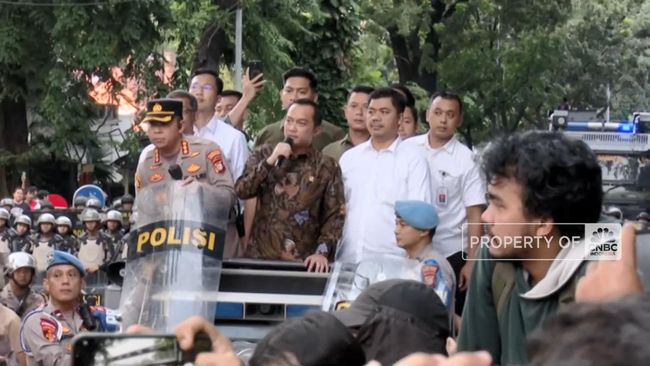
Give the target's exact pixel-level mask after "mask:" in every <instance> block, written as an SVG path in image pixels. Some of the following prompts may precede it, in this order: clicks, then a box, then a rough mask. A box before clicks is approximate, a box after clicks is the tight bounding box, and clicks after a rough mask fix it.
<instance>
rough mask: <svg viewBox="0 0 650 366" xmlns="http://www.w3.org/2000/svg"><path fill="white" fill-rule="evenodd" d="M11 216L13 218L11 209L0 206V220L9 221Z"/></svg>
mask: <svg viewBox="0 0 650 366" xmlns="http://www.w3.org/2000/svg"><path fill="white" fill-rule="evenodd" d="M10 218H11V214H10V213H9V211H7V210H6V209H4V208H2V207H0V220H7V222H8V221H9V219H10Z"/></svg>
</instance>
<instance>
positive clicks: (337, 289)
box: [322, 256, 455, 316]
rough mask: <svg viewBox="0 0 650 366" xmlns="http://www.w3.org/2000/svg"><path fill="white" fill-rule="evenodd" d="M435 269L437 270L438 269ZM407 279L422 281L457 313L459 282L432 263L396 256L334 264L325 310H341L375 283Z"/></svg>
mask: <svg viewBox="0 0 650 366" xmlns="http://www.w3.org/2000/svg"><path fill="white" fill-rule="evenodd" d="M434 269H435V270H434ZM431 275H433V276H434V278H431ZM390 279H404V280H413V281H418V282H422V283H424V284H425V285H427V286H428V287H430V288H431V289H432V290H434V291H435V292H436V294H437V295H438V297H440V299H441V301H442V302H443V304H445V306H446V307H447V309H448V310H449V312H450V316H451V315H452V314H453V311H454V306H453V298H454V288H455V283H454V279H453V278H448V277H446V276H445V275H444V274H443V271H442V270H441V269H440V266H437V267H436V264H435V263H432V262H431V261H430V260H427V261H424V262H419V261H417V260H413V259H408V258H405V257H396V256H377V257H369V258H366V259H364V260H362V261H361V262H359V263H339V262H336V263H334V267H333V269H332V275H331V276H330V278H329V280H328V282H327V286H326V287H325V293H324V295H323V305H322V309H323V310H324V311H333V310H341V309H345V308H346V307H348V306H350V304H351V303H352V302H353V301H354V300H355V299H356V298H357V297H358V296H359V295H360V294H361V293H362V292H363V291H364V290H365V289H366V288H368V287H369V286H371V285H372V284H374V283H377V282H381V281H385V280H390Z"/></svg>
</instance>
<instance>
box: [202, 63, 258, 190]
mask: <svg viewBox="0 0 650 366" xmlns="http://www.w3.org/2000/svg"><path fill="white" fill-rule="evenodd" d="M222 90H223V81H221V79H220V78H219V75H218V74H217V73H216V72H215V71H212V70H208V69H199V70H197V71H196V72H195V73H194V76H193V77H192V81H191V83H190V89H189V92H190V93H191V94H192V95H193V96H194V97H195V98H196V101H197V103H198V111H197V113H196V121H195V122H194V135H195V136H197V137H202V138H205V139H208V140H211V141H213V142H216V143H217V145H219V147H221V150H222V151H223V153H224V155H225V157H226V161H227V162H228V166H230V167H231V169H232V172H231V173H232V177H233V179H234V180H237V178H239V177H240V176H241V175H242V173H243V172H244V166H245V165H246V160H248V155H249V152H248V145H247V144H246V137H245V136H244V134H243V133H242V132H241V131H239V130H238V129H236V128H234V127H233V126H231V125H229V124H227V123H225V122H224V121H223V120H221V119H219V117H218V116H216V113H215V108H216V105H217V103H218V102H219V98H220V95H219V94H220V93H221V91H222Z"/></svg>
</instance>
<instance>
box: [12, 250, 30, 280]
mask: <svg viewBox="0 0 650 366" xmlns="http://www.w3.org/2000/svg"><path fill="white" fill-rule="evenodd" d="M24 267H27V268H31V269H32V270H34V271H35V270H36V258H34V256H32V255H31V254H29V253H25V252H15V253H11V254H9V256H8V258H7V274H8V275H11V274H13V273H14V272H15V271H16V270H18V269H20V268H24Z"/></svg>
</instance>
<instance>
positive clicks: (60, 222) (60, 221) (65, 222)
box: [56, 216, 72, 228]
mask: <svg viewBox="0 0 650 366" xmlns="http://www.w3.org/2000/svg"><path fill="white" fill-rule="evenodd" d="M56 226H67V227H69V228H72V220H70V219H69V218H68V217H66V216H59V217H57V219H56Z"/></svg>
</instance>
